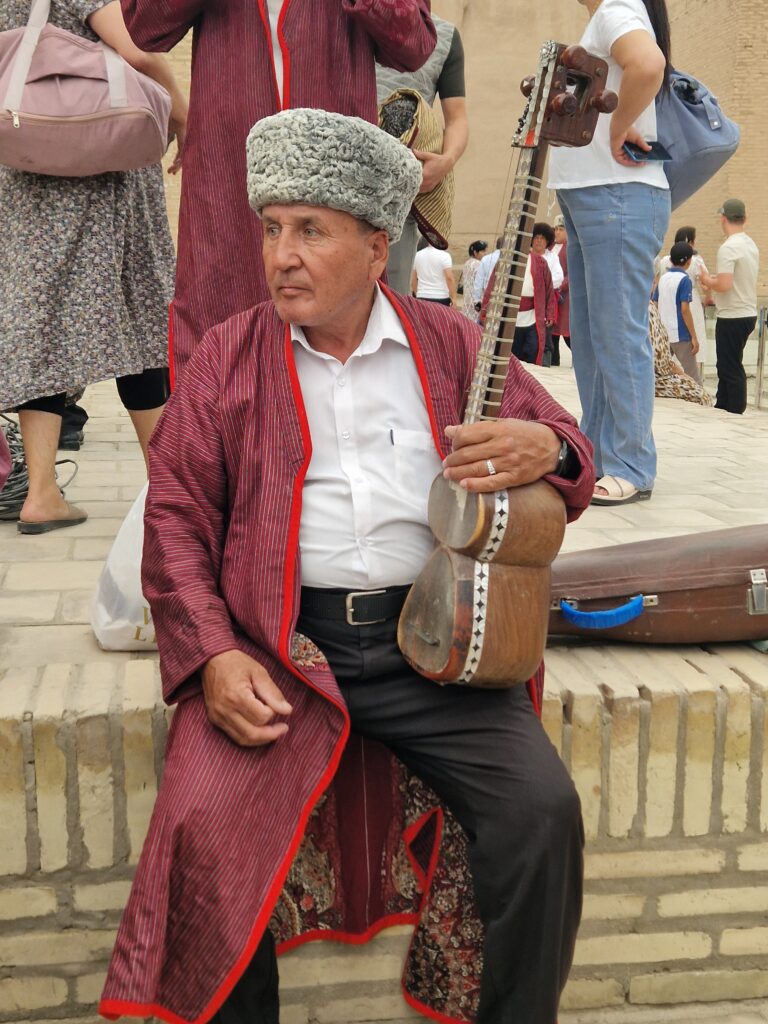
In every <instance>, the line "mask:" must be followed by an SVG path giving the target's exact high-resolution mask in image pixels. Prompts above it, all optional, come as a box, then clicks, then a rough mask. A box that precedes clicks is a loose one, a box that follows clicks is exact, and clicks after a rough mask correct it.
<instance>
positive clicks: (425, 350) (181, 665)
mask: <svg viewBox="0 0 768 1024" xmlns="http://www.w3.org/2000/svg"><path fill="white" fill-rule="evenodd" d="M388 296H389V298H390V300H391V301H393V302H395V303H396V306H397V307H398V308H399V312H400V313H401V319H402V320H403V324H404V326H405V328H406V332H407V334H408V336H409V339H410V342H411V348H412V351H413V355H414V359H415V360H416V364H417V367H418V369H419V373H420V376H421V379H422V383H423V386H424V390H425V398H426V401H427V408H428V410H429V412H430V417H431V420H432V428H433V434H434V437H435V442H436V446H437V447H438V450H439V451H441V452H443V453H444V446H445V442H444V438H445V434H444V431H445V428H446V426H449V425H451V424H456V423H459V422H460V421H461V418H462V415H463V408H464V403H465V397H466V394H467V390H468V387H469V384H470V379H471V374H472V369H473V363H474V356H475V353H476V351H477V347H478V344H479V340H480V331H479V329H478V328H477V326H476V325H474V324H472V323H470V322H469V321H468V320H467V319H466V317H464V316H462V315H461V314H460V313H458V312H456V311H454V310H451V309H446V308H445V307H442V306H440V305H437V304H434V303H421V302H419V301H418V300H414V299H406V298H402V299H401V298H400V297H395V296H393V295H392V293H389V292H388ZM502 412H503V415H504V416H505V417H515V418H522V419H536V420H539V421H541V422H544V423H546V424H548V425H549V426H551V427H552V429H553V430H554V431H555V432H556V433H557V434H558V435H559V436H560V437H562V438H564V439H566V440H567V441H568V443H569V444H570V445H571V447H572V448H573V449H574V451H575V452H576V453H577V455H578V457H579V459H580V461H581V464H582V467H583V468H582V471H581V474H580V475H579V477H578V479H576V480H574V481H564V480H560V479H559V478H551V479H550V482H552V483H553V484H554V485H555V486H556V487H558V489H559V490H560V491H561V492H562V494H563V496H564V499H565V501H566V505H567V507H568V516H569V518H570V519H573V518H575V517H577V516H578V515H579V514H580V513H581V512H582V511H583V509H584V508H585V507H586V506H587V504H588V502H589V499H590V497H591V495H592V491H593V486H594V471H593V468H592V464H591V448H590V445H589V442H588V441H587V440H586V439H585V438H584V437H583V436H582V434H581V433H580V431H579V430H578V427H577V425H576V422H575V420H574V419H573V418H572V417H571V416H570V415H569V414H567V413H566V412H565V411H564V410H563V409H562V408H561V407H560V406H558V404H557V403H556V402H555V401H554V400H553V399H552V398H551V397H550V396H549V395H548V394H547V392H546V391H545V390H544V389H543V388H542V387H541V386H540V385H539V384H538V383H537V382H536V381H535V380H534V379H533V377H531V376H530V375H529V374H528V373H527V371H526V370H525V369H524V368H523V367H522V366H521V365H519V364H518V363H517V362H513V365H512V367H511V370H510V375H509V379H508V383H507V387H506V393H505V396H504V401H503V409H502ZM310 456H311V438H310V436H309V432H308V428H307V422H306V416H305V414H304V409H303V404H302V399H301V392H300V388H299V384H298V378H297V374H296V369H295V365H294V362H293V350H292V346H291V343H290V334H289V332H288V330H287V328H286V326H285V325H284V324H282V323H281V322H280V320H279V319H278V317H277V314H276V311H275V309H274V306H273V305H272V303H269V302H268V303H263V304H261V305H260V306H257V307H256V308H255V309H252V310H249V311H248V312H245V313H242V314H239V315H237V316H235V317H233V318H232V319H230V320H228V321H227V322H226V323H224V324H222V325H220V326H218V327H216V328H214V329H213V330H212V331H210V332H209V333H208V335H207V336H206V338H205V339H204V340H203V342H202V343H201V344H200V345H199V346H198V347H197V349H196V351H195V353H194V355H193V358H192V360H191V361H190V363H189V366H188V367H187V370H186V372H185V374H184V377H183V378H182V380H181V383H180V385H179V386H178V387H177V388H176V390H175V392H174V394H173V395H172V397H171V399H170V401H169V403H168V406H167V409H166V412H165V415H164V416H163V419H162V421H161V423H160V425H159V427H158V429H157V430H156V432H155V434H154V437H153V439H152V443H151V458H152V472H151V482H150V487H149V495H148V498H147V512H146V531H145V549H144V578H143V583H144V592H145V594H146V596H147V598H148V599H149V601H150V604H151V606H152V614H153V618H154V622H155V625H156V628H157V636H158V644H159V648H160V661H161V669H162V677H163V687H164V693H165V697H166V699H167V700H168V701H178V702H179V706H178V708H177V710H176V713H175V715H174V718H173V723H172V727H171V732H170V736H169V743H168V749H167V755H166V765H165V773H164V776H163V781H162V786H161V789H160V793H159V796H158V799H157V803H156V807H155V811H154V814H153V818H152V822H151V825H150V830H149V833H148V836H147V840H146V843H145V847H144V850H143V853H142V856H141V859H140V862H139V865H138V869H137V873H136V878H135V881H134V885H133V889H132V892H131V896H130V899H129V903H128V906H127V908H126V911H125V914H124V916H123V920H122V922H121V925H120V930H119V933H118V937H117V943H116V947H115V951H114V954H113V958H112V963H111V967H110V971H109V975H108V978H107V982H106V987H105V990H104V995H103V1001H102V1004H101V1012H102V1013H103V1014H105V1015H107V1016H112V1017H115V1016H119V1015H121V1014H130V1015H135V1016H149V1015H154V1016H157V1017H160V1018H162V1019H164V1020H167V1021H170V1022H174V1024H176V1022H179V1021H189V1022H199V1024H202V1022H204V1021H206V1020H208V1019H209V1018H210V1017H211V1016H212V1015H213V1013H214V1012H215V1011H216V1009H217V1008H218V1006H220V1004H221V1003H222V1001H223V1000H224V999H225V998H226V996H227V994H228V993H229V991H230V990H231V988H232V987H233V986H234V984H235V982H236V981H237V979H238V977H239V976H240V974H241V973H242V971H243V969H244V968H245V966H246V964H247V963H248V961H249V959H250V957H251V955H252V953H253V951H254V949H255V947H256V945H257V943H258V941H259V939H260V937H261V935H262V934H263V931H264V928H265V927H266V925H267V923H268V920H269V917H270V914H271V912H272V909H273V907H274V905H275V903H276V901H277V899H278V897H279V894H280V891H281V888H282V885H283V882H284V880H285V877H286V874H287V872H288V870H289V868H290V865H291V862H292V860H293V857H294V855H295V853H296V851H297V849H298V846H299V844H300V842H301V838H302V835H303V832H304V829H305V826H306V823H307V819H308V817H309V814H310V812H311V811H312V809H313V807H314V806H315V804H316V803H317V801H318V799H319V798H320V796H321V795H322V794H323V792H324V791H325V790H326V789H327V787H328V786H329V784H330V782H331V780H332V779H333V776H334V774H335V773H336V770H337V767H338V765H339V760H340V758H341V755H342V752H343V749H344V747H345V744H346V742H347V738H348V734H349V718H348V715H347V712H346V708H345V707H344V704H343V701H342V699H341V696H340V693H339V691H338V688H337V686H336V683H335V681H334V679H333V677H332V675H331V673H330V671H329V669H328V668H327V665H325V664H323V663H321V664H314V663H310V664H309V665H307V664H306V663H304V662H302V667H300V666H299V665H298V664H297V663H296V662H293V661H292V660H291V649H292V648H291V643H292V640H293V634H294V625H295V622H296V618H297V615H298V600H299V581H300V564H299V551H298V537H299V521H300V514H301V490H302V482H303V479H304V474H305V472H306V468H307V466H308V463H309V459H310ZM234 647H237V648H240V649H241V650H243V651H245V652H246V653H248V654H250V655H251V656H252V657H253V658H255V659H256V660H257V661H259V662H260V663H261V664H262V665H263V666H264V667H265V669H266V670H267V671H268V672H269V674H270V675H271V676H272V678H273V679H274V680H275V682H276V683H277V685H278V686H279V687H280V688H281V689H282V691H283V692H284V694H285V695H286V697H287V699H288V700H289V701H290V703H291V704H292V705H293V708H294V711H293V714H292V716H291V719H290V729H289V732H288V734H287V735H286V736H285V737H284V738H283V739H281V740H280V741H279V742H278V743H275V744H273V745H272V746H269V747H263V748H257V749H246V748H242V747H239V746H237V745H236V744H234V743H232V742H231V741H230V740H229V739H228V738H227V737H226V736H225V735H224V734H223V733H222V732H220V731H219V730H218V729H216V728H214V727H213V726H212V725H211V724H210V723H209V722H208V719H207V717H206V712H205V706H204V702H203V699H202V696H201V691H200V683H199V678H198V672H199V669H200V668H201V667H202V666H203V665H204V664H205V663H206V662H207V661H208V660H209V659H210V658H211V657H213V656H214V655H215V654H218V653H220V652H222V651H225V650H228V649H231V648H234ZM542 678H543V677H542V674H541V673H539V676H538V679H537V682H538V684H539V686H540V684H541V679H542ZM378 810H379V808H378V806H372V807H371V808H370V814H371V815H373V816H374V817H375V815H376V813H377V811H378ZM378 828H379V831H381V823H379V825H378ZM339 844H340V845H342V844H343V831H342V832H340V833H339ZM343 859H344V856H343V851H341V852H340V854H339V861H338V862H339V863H342V862H343ZM361 917H362V918H364V917H365V913H364V912H362V913H361V911H360V908H350V919H351V920H356V921H360V920H361ZM374 925H375V922H373V921H371V922H368V927H371V928H372V927H373V926H374ZM366 930H368V928H366Z"/></svg>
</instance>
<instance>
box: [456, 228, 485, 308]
mask: <svg viewBox="0 0 768 1024" xmlns="http://www.w3.org/2000/svg"><path fill="white" fill-rule="evenodd" d="M487 251H488V243H487V242H483V241H479V240H478V241H477V242H472V244H471V245H470V247H469V259H468V260H467V261H466V263H465V264H464V266H463V267H462V268H461V277H460V278H459V294H460V295H461V298H462V303H461V311H462V313H463V314H464V316H467V317H469V319H470V320H474V321H475V323H477V321H478V319H479V317H478V313H477V310H476V309H475V277H476V276H477V272H478V270H479V269H480V260H481V259H482V258H483V256H484V255H485V254H486V252H487Z"/></svg>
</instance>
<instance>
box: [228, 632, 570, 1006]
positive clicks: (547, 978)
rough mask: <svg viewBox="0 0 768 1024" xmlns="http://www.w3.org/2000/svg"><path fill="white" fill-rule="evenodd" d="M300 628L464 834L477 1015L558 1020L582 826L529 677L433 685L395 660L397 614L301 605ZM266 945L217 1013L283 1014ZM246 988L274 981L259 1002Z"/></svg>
mask: <svg viewBox="0 0 768 1024" xmlns="http://www.w3.org/2000/svg"><path fill="white" fill-rule="evenodd" d="M297 628H298V630H299V632H301V633H303V634H305V635H306V636H309V637H310V638H311V639H312V640H314V642H315V643H316V644H317V645H318V646H319V647H320V648H321V650H322V651H323V652H324V653H325V655H326V657H327V658H328V660H329V662H330V664H331V668H332V669H333V671H334V673H335V675H336V678H337V679H338V681H339V685H340V687H341V691H342V693H343V695H344V699H345V700H346V702H347V707H348V708H349V713H350V715H351V718H352V727H353V729H354V731H355V732H356V733H358V734H362V735H364V736H367V737H370V738H372V739H375V740H379V741H381V742H383V743H385V744H386V745H387V746H388V747H389V748H390V749H391V750H392V751H393V753H394V754H395V755H396V756H397V757H398V758H399V759H400V761H402V762H403V763H404V764H405V765H407V767H408V768H409V769H410V770H411V771H412V772H414V773H415V774H416V775H417V776H419V777H420V778H421V779H423V781H424V782H426V783H427V785H429V786H431V787H432V789H433V790H434V791H435V792H436V793H437V795H438V796H439V797H440V799H441V800H442V801H443V802H444V803H445V804H446V806H448V807H449V808H450V810H451V811H452V812H453V814H454V815H455V816H456V818H457V819H458V821H459V823H460V824H461V826H462V827H463V829H464V831H465V833H466V835H467V838H468V841H469V857H470V865H471V870H472V878H473V882H474V888H475V896H476V900H477V905H478V909H479V912H480V917H481V919H482V922H483V925H484V927H485V942H484V947H483V956H484V960H483V974H482V982H481V990H480V1006H479V1010H478V1015H477V1024H555V1021H556V1019H557V1005H558V1000H559V996H560V992H561V990H562V988H563V986H564V985H565V982H566V979H567V976H568V971H569V968H570V965H571V958H572V955H573V948H574V944H575V941H576V931H577V929H578V925H579V919H580V915H581V900H582V872H583V865H582V849H583V832H582V824H581V812H580V806H579V798H578V796H577V794H576V790H575V789H574V786H573V783H572V782H571V779H570V778H569V776H568V774H567V772H566V770H565V768H564V767H563V764H562V762H561V761H560V758H559V757H558V756H557V752H556V751H555V749H554V747H553V746H552V744H551V743H550V742H549V739H548V738H547V736H546V733H545V732H544V730H543V728H542V726H541V723H540V722H539V720H538V718H537V717H536V715H535V713H534V711H533V708H532V706H531V703H530V701H529V698H528V695H527V693H526V691H525V689H524V687H522V686H517V687H513V688H512V689H509V690H477V689H469V688H465V687H461V686H446V687H439V686H437V685H436V684H435V683H433V682H430V681H429V680H426V679H424V678H423V677H422V676H420V675H418V674H417V673H415V672H414V671H413V670H412V669H411V668H410V667H409V666H408V665H407V664H406V662H405V661H404V660H403V658H402V655H401V654H400V651H399V650H398V648H397V644H396V639H395V638H396V628H397V622H396V620H395V619H391V620H388V621H387V622H384V623H377V624H375V625H372V626H349V625H347V623H346V622H329V621H327V620H321V619H317V618H314V617H313V618H309V617H307V616H305V615H302V617H301V618H300V619H299V622H298V627H297ZM265 941H266V943H267V946H269V944H270V943H271V937H267V938H266V940H265ZM263 946H264V943H262V947H263ZM262 947H260V948H259V950H258V951H257V954H256V956H255V957H254V960H253V961H252V963H251V965H250V966H249V967H248V968H247V969H246V972H245V974H244V975H243V977H242V978H241V980H240V981H239V982H238V984H237V985H236V987H235V989H234V990H233V992H232V995H231V996H230V997H229V999H228V1000H227V1002H226V1003H225V1004H224V1005H223V1006H222V1009H221V1010H220V1011H219V1014H218V1015H217V1016H218V1017H219V1019H220V1022H221V1024H277V1020H278V1016H277V1010H276V1003H275V1000H274V999H273V995H272V988H271V987H270V983H269V979H272V981H271V985H272V986H273V988H274V990H275V991H276V986H277V974H276V972H274V971H273V967H272V965H271V961H270V958H269V956H268V955H265V952H264V949H263V948H262ZM265 977H266V978H267V981H265V980H264V979H265ZM248 993H268V995H267V996H266V997H265V998H264V999H263V1005H264V1010H263V1012H262V1010H261V1008H260V1002H259V1001H257V1000H256V999H250V998H248ZM246 1004H247V1006H248V1011H247V1013H245V1012H243V1013H242V1014H241V1013H240V1010H239V1008H240V1007H242V1006H245V1005H246Z"/></svg>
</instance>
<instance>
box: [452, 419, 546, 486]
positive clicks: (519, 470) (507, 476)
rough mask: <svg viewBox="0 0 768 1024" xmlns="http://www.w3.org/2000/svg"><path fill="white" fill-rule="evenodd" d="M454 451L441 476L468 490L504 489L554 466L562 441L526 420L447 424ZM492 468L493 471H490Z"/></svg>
mask: <svg viewBox="0 0 768 1024" xmlns="http://www.w3.org/2000/svg"><path fill="white" fill-rule="evenodd" d="M445 433H446V435H447V436H448V438H449V439H450V440H451V442H452V443H453V451H452V452H451V454H450V455H449V456H448V457H447V458H446V459H445V461H444V462H443V467H444V468H443V476H444V477H445V478H446V480H453V481H454V482H455V483H458V484H459V485H460V486H461V487H464V488H465V489H466V490H468V491H503V490H506V489H507V488H508V487H520V486H521V485H522V484H530V483H533V482H534V481H535V480H540V479H541V478H542V477H543V476H546V475H547V473H551V472H552V471H553V470H554V469H555V467H556V466H557V462H558V458H559V455H560V445H561V441H560V438H559V437H558V436H557V434H556V433H555V432H554V430H552V429H550V427H547V426H545V425H544V424H543V423H533V422H531V421H529V420H492V421H489V422H485V421H483V422H479V423H471V424H464V425H462V426H460V427H458V426H457V427H446V430H445ZM491 470H495V472H491Z"/></svg>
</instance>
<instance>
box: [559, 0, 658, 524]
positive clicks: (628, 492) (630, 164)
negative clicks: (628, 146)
mask: <svg viewBox="0 0 768 1024" xmlns="http://www.w3.org/2000/svg"><path fill="white" fill-rule="evenodd" d="M579 2H583V4H584V6H585V7H586V8H587V10H588V12H589V22H588V24H587V27H586V30H585V32H584V35H583V36H582V38H581V45H582V46H584V47H585V48H586V49H587V50H588V51H589V52H590V53H594V54H595V55H596V56H598V57H602V58H603V59H605V60H606V61H607V62H608V75H607V82H606V86H607V88H608V89H612V90H614V91H615V92H617V93H618V96H619V104H618V107H617V108H616V110H615V111H614V112H613V114H601V115H600V117H599V118H598V122H597V128H596V130H595V135H594V138H593V140H592V142H591V143H590V144H589V145H588V146H585V147H583V148H582V149H558V148H556V149H554V150H553V152H552V153H551V155H550V176H549V187H550V188H553V189H556V190H557V198H558V202H559V205H560V209H561V210H562V212H563V216H564V218H565V226H566V231H567V234H568V271H569V273H568V279H569V294H570V299H571V308H570V328H571V347H572V352H573V365H574V370H575V373H576V382H577V385H578V389H579V397H580V399H581V404H582V410H583V412H582V423H581V425H582V429H583V430H584V432H585V433H586V434H587V436H588V437H589V439H590V440H591V441H592V443H593V444H594V446H595V463H596V466H597V471H598V476H599V477H601V479H599V480H598V482H597V484H596V486H595V494H594V497H593V502H594V503H595V504H598V505H619V504H626V503H627V502H632V501H639V500H642V499H645V498H650V496H651V492H652V490H653V484H654V480H655V478H656V447H655V444H654V440H653V432H652V423H653V393H654V376H653V355H652V352H651V347H650V345H649V344H648V296H649V295H650V294H651V286H652V282H653V276H654V260H655V257H656V254H657V253H658V251H659V249H660V248H661V246H662V243H663V240H664V235H665V233H666V230H667V225H668V223H669V213H670V198H669V185H668V183H667V179H666V176H665V174H664V168H663V166H662V165H661V164H660V163H655V162H639V163H638V162H635V161H634V160H633V159H631V157H630V156H629V155H628V154H627V152H626V151H625V149H624V144H625V143H627V142H629V143H634V144H635V145H637V146H639V147H640V149H641V150H646V151H647V150H648V148H649V146H648V142H647V141H646V140H648V139H655V138H656V108H655V104H654V100H655V98H656V95H657V93H658V92H659V90H660V89H661V88H662V87H667V79H668V69H669V52H670V38H669V17H668V13H667V8H666V3H665V0H602V3H601V2H600V0H579ZM619 310H620V311H621V315H620V316H619V315H617V314H618V311H619Z"/></svg>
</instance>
